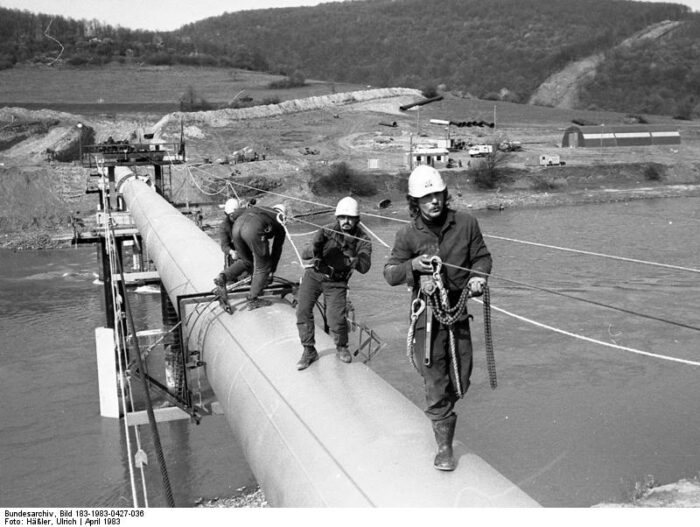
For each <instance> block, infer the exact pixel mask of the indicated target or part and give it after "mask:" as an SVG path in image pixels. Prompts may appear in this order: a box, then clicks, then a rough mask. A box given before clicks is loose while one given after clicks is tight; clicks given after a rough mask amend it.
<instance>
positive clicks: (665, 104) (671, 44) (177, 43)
mask: <svg viewBox="0 0 700 527" xmlns="http://www.w3.org/2000/svg"><path fill="white" fill-rule="evenodd" d="M699 20H700V18H699V17H698V16H697V15H694V14H693V13H691V12H690V10H689V8H687V7H685V6H682V5H678V4H672V3H654V2H635V1H628V0H615V1H610V0H548V1H547V2H542V1H541V0H435V1H433V2H429V3H426V2H424V1H422V0H371V1H370V0H362V1H353V2H329V3H323V4H320V5H318V6H314V7H298V8H285V9H258V10H249V11H241V12H234V13H227V14H224V15H222V16H219V17H212V18H209V19H206V20H202V21H199V22H196V23H193V24H188V25H186V26H184V27H182V28H180V29H179V30H177V31H172V32H166V33H163V32H148V31H131V30H128V29H124V28H113V27H110V26H105V25H101V24H100V23H97V22H96V21H85V20H83V21H75V20H66V19H62V18H60V17H53V16H49V15H31V14H29V13H27V12H22V11H17V10H8V9H3V8H0V70H3V69H13V68H17V67H26V66H27V65H39V64H41V65H44V66H48V67H57V66H73V67H75V68H84V67H86V66H105V65H112V64H123V65H132V66H139V67H151V68H157V67H169V66H173V65H187V66H192V67H203V68H208V67H219V68H225V69H229V68H238V69H244V70H249V71H253V70H255V71H258V72H267V73H273V74H275V75H278V76H279V78H280V79H286V80H284V81H283V82H288V81H290V80H293V79H296V80H299V79H302V80H303V79H305V78H313V79H318V80H321V81H326V82H335V83H353V84H358V85H362V86H367V85H371V86H374V87H392V86H403V87H408V88H413V89H420V90H423V91H426V92H428V91H432V90H434V89H435V88H437V87H441V89H446V90H448V91H451V92H459V93H462V94H464V95H469V96H472V97H476V98H480V99H490V100H503V101H509V102H525V101H528V100H533V94H534V93H535V91H536V90H537V89H538V87H540V86H542V85H543V83H545V82H546V81H547V79H548V78H550V79H551V76H552V75H555V74H557V73H558V72H560V71H562V70H563V69H565V68H567V67H568V66H569V65H571V64H574V65H575V66H573V69H574V70H575V71H578V70H580V61H587V62H590V59H589V58H591V57H597V58H596V59H595V64H596V68H595V69H596V71H597V75H596V76H595V77H594V78H593V77H592V76H590V75H586V76H584V77H583V78H585V79H590V81H588V82H585V83H581V82H580V81H581V78H579V81H578V83H579V84H583V85H580V86H579V88H578V89H577V94H578V99H579V100H580V103H579V104H578V107H580V108H593V107H597V108H601V109H605V110H610V111H626V112H636V113H658V114H666V115H682V116H684V117H686V118H687V117H692V116H693V114H694V112H695V108H694V104H693V101H694V97H695V93H696V92H697V89H696V88H697V80H698V79H699V78H700V73H698V71H697V68H696V64H697V63H698V60H700V55H699V54H700V51H696V50H698V49H700V48H699V47H698V46H696V45H695V43H696V42H697V41H698V38H699V35H700V29H699V28H700V22H699ZM664 21H670V22H678V23H680V24H682V28H679V30H677V31H674V32H673V35H670V36H669V38H667V39H658V38H656V39H654V43H653V47H650V46H649V45H647V46H644V45H635V46H633V47H625V46H621V44H622V43H623V42H624V41H625V40H626V39H630V38H633V39H634V38H636V39H637V40H640V39H639V38H637V37H635V35H638V34H639V32H641V31H648V28H653V27H655V26H656V25H657V24H661V23H663V22H664ZM640 42H641V41H640ZM280 43H284V45H280ZM320 43H322V45H319V44H320ZM577 63H579V64H578V66H576V64H577ZM591 69H592V65H591ZM635 72H647V73H649V74H647V75H644V74H639V73H636V74H635ZM552 82H554V84H555V85H556V86H555V87H556V91H559V90H560V89H561V88H560V86H561V83H560V82H556V81H552V80H550V84H551V83H552ZM31 87H32V85H28V88H31ZM195 88H197V86H195ZM183 91H184V88H183ZM338 91H344V90H342V89H339V90H338ZM181 94H182V92H181ZM234 96H235V92H234V93H232V94H230V95H229V97H228V98H226V99H224V100H220V101H215V102H217V103H219V104H229V105H233V104H234V102H235V105H236V106H238V105H239V103H241V102H243V100H242V99H245V97H246V96H245V95H244V96H242V97H241V98H239V99H234ZM542 97H545V96H543V95H542V94H541V93H538V95H537V97H536V98H535V99H536V100H540V99H541V98H542ZM544 100H545V101H548V100H549V99H548V97H545V98H544ZM25 102H28V101H26V100H17V99H15V100H8V99H6V98H4V97H2V93H0V104H1V103H18V104H22V103H25ZM177 102H178V101H173V103H174V104H177ZM545 104H550V103H549V102H545ZM567 104H569V105H571V104H574V103H573V102H569V103H567ZM161 111H162V112H163V113H166V112H168V111H171V110H170V109H169V108H168V109H166V108H161Z"/></svg>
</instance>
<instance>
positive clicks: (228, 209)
mask: <svg viewBox="0 0 700 527" xmlns="http://www.w3.org/2000/svg"><path fill="white" fill-rule="evenodd" d="M240 206H241V204H240V203H239V202H238V200H237V199H236V198H230V199H228V200H226V204H225V205H224V212H225V213H226V214H231V213H233V212H236V209H238V208H239V207H240Z"/></svg>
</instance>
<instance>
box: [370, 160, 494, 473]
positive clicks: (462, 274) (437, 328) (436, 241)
mask: <svg viewBox="0 0 700 527" xmlns="http://www.w3.org/2000/svg"><path fill="white" fill-rule="evenodd" d="M448 199H449V195H448V191H447V185H446V184H445V182H444V181H443V179H442V176H441V175H440V173H439V172H438V171H437V170H436V169H435V168H433V167H431V166H427V165H420V166H418V167H416V168H415V170H413V172H411V175H410V177H409V179H408V196H407V200H408V209H409V213H410V215H411V217H412V221H411V222H410V223H409V224H408V225H406V226H404V227H402V228H401V229H399V231H398V232H397V233H396V238H395V241H394V246H393V248H392V251H391V254H390V256H389V259H388V261H387V263H386V264H385V265H384V278H385V279H386V281H387V282H388V283H389V284H390V285H403V284H406V285H408V286H409V288H410V289H411V290H412V292H413V294H412V298H413V301H412V304H411V329H412V330H413V339H412V340H411V341H409V350H408V351H409V356H410V357H411V360H412V362H413V364H414V366H415V367H416V369H417V370H418V372H419V373H420V375H421V376H422V377H423V380H424V389H425V398H426V408H425V414H426V416H427V417H428V418H429V419H430V420H431V422H432V425H433V431H434V433H435V439H436V442H437V445H438V450H437V454H436V456H435V460H434V466H435V468H436V469H438V470H448V471H449V470H454V469H455V466H456V462H455V459H454V456H453V451H452V440H453V438H454V433H455V427H456V422H457V415H456V414H455V413H454V407H455V404H456V402H457V401H458V400H459V399H460V398H462V397H463V396H464V394H465V393H466V391H467V388H468V387H469V377H470V374H471V370H472V343H471V335H470V331H469V315H468V314H467V310H466V303H467V298H468V296H477V295H480V294H482V293H483V291H484V288H485V287H486V278H487V276H488V275H489V273H490V272H491V265H492V260H491V254H490V253H489V251H488V249H487V247H486V244H485V243H484V239H483V236H482V234H481V230H480V228H479V223H478V222H477V220H476V218H474V217H473V216H472V215H470V214H468V213H466V212H458V211H455V210H453V209H451V208H449V207H448V206H447V201H448ZM441 291H445V292H446V297H444V298H443V297H441Z"/></svg>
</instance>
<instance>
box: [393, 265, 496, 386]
mask: <svg viewBox="0 0 700 527" xmlns="http://www.w3.org/2000/svg"><path fill="white" fill-rule="evenodd" d="M431 264H432V266H433V273H432V275H431V277H430V279H426V280H424V281H423V283H422V285H421V289H420V292H419V296H417V297H416V298H415V299H414V300H413V302H412V304H411V322H410V324H409V329H408V333H407V336H406V354H407V356H408V359H409V362H410V363H411V365H412V366H413V367H414V369H416V371H418V372H419V373H420V371H419V370H418V367H417V366H416V363H415V359H414V358H413V342H414V335H415V327H416V322H417V321H418V317H419V316H420V315H421V314H422V313H423V312H424V311H425V310H426V308H427V307H430V308H431V309H430V310H429V311H432V313H433V314H434V316H435V318H436V319H437V321H438V322H440V323H441V324H442V325H443V326H445V327H446V328H447V330H448V334H449V339H450V348H449V353H450V364H451V366H452V373H453V375H454V379H455V385H456V386H455V388H456V391H457V395H458V396H459V397H460V398H462V397H464V391H463V389H462V383H461V379H460V375H459V364H458V363H457V346H456V342H455V336H454V324H455V323H456V322H457V320H459V318H460V317H462V316H464V315H465V314H466V313H467V301H468V299H469V298H470V297H471V296H472V295H471V293H470V292H469V290H468V289H467V288H465V289H463V290H462V292H461V294H460V296H459V299H458V300H457V303H456V304H455V305H454V306H450V301H449V298H448V294H447V289H446V288H445V286H444V284H443V283H442V278H441V276H440V270H441V268H442V260H441V259H440V258H439V257H438V256H433V257H432V259H431ZM483 308H484V339H485V341H486V343H485V347H486V364H487V368H488V373H489V384H490V386H491V388H492V389H495V388H496V386H497V380H496V361H495V357H494V351H493V334H492V331H491V300H490V293H489V291H488V287H484V300H483Z"/></svg>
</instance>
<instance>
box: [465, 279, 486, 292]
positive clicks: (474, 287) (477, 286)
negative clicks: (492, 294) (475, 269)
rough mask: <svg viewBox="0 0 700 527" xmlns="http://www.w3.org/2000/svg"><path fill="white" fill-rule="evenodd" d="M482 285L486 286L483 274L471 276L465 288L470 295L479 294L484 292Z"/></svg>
mask: <svg viewBox="0 0 700 527" xmlns="http://www.w3.org/2000/svg"><path fill="white" fill-rule="evenodd" d="M484 287H486V278H484V277H483V276H472V277H471V278H470V279H469V282H467V289H469V292H470V293H471V294H472V296H481V295H482V294H483V293H484Z"/></svg>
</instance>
